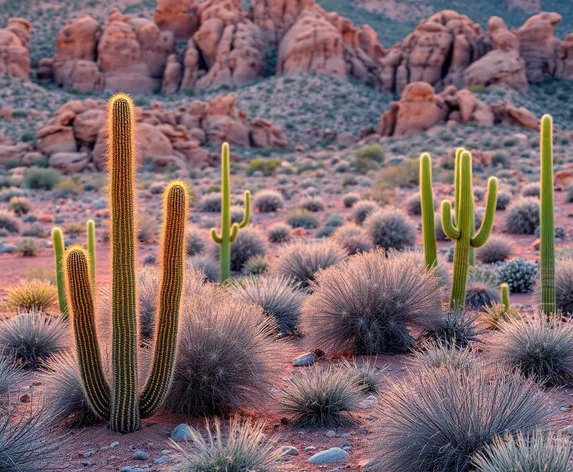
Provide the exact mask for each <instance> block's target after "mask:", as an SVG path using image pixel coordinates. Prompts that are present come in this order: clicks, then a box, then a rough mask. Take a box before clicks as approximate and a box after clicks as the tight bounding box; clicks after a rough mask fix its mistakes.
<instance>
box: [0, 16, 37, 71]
mask: <svg viewBox="0 0 573 472" xmlns="http://www.w3.org/2000/svg"><path fill="white" fill-rule="evenodd" d="M31 28H32V25H31V24H30V23H29V22H28V21H26V20H24V19H23V18H11V19H9V20H8V25H7V26H6V28H2V29H0V77H4V76H9V77H15V78H17V79H22V80H30V49H29V48H30V30H31Z"/></svg>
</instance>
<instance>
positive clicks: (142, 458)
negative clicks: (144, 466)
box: [133, 450, 149, 461]
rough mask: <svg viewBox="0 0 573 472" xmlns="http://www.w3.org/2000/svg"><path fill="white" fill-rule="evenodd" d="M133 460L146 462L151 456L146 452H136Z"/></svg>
mask: <svg viewBox="0 0 573 472" xmlns="http://www.w3.org/2000/svg"><path fill="white" fill-rule="evenodd" d="M133 458H134V459H135V460H138V461H146V460H148V459H149V454H148V453H147V452H145V451H141V450H140V451H135V452H134V453H133Z"/></svg>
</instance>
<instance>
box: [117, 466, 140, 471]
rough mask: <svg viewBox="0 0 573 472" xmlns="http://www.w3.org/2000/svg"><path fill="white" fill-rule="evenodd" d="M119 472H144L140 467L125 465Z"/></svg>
mask: <svg viewBox="0 0 573 472" xmlns="http://www.w3.org/2000/svg"><path fill="white" fill-rule="evenodd" d="M119 472H144V471H143V469H142V468H141V467H132V466H130V465H126V466H125V467H122V468H121V469H119Z"/></svg>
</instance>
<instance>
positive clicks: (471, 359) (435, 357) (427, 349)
mask: <svg viewBox="0 0 573 472" xmlns="http://www.w3.org/2000/svg"><path fill="white" fill-rule="evenodd" d="M412 354H413V355H412V357H410V358H409V359H408V361H407V363H408V367H409V368H410V369H412V370H420V369H421V370H424V369H441V368H445V369H449V370H458V371H459V372H467V371H468V370H470V369H472V368H474V367H475V365H476V362H477V361H476V358H475V356H474V355H473V354H472V351H471V349H470V347H469V346H466V347H464V348H457V347H455V346H454V347H452V346H451V345H450V344H449V343H446V342H443V341H441V340H440V339H438V340H437V341H436V342H426V343H424V344H423V345H422V346H421V349H419V350H416V351H413V353H412Z"/></svg>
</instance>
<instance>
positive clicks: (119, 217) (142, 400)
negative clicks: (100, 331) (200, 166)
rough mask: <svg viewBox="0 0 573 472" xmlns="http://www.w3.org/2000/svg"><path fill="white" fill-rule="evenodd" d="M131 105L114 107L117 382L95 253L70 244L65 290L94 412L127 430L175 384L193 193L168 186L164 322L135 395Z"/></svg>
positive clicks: (121, 100)
mask: <svg viewBox="0 0 573 472" xmlns="http://www.w3.org/2000/svg"><path fill="white" fill-rule="evenodd" d="M134 127H135V124H134V116H133V103H132V101H131V99H130V98H129V97H127V96H125V95H122V94H120V95H116V96H115V97H114V98H112V100H111V101H110V106H109V135H110V139H109V148H110V151H109V153H110V159H109V168H110V174H111V175H110V215H111V222H112V223H111V254H112V260H111V264H112V284H111V290H112V313H111V317H112V367H113V368H112V372H113V378H112V384H111V386H110V385H109V384H108V382H107V380H106V378H105V376H104V374H103V367H102V363H101V355H100V352H99V344H98V341H97V332H96V323H95V315H94V303H93V291H92V289H91V283H90V277H89V272H90V267H91V265H90V262H89V260H90V256H89V253H88V252H86V251H85V250H83V249H81V248H78V247H73V248H70V249H69V250H68V251H67V253H66V286H67V292H68V300H69V301H70V313H71V319H72V327H73V331H74V336H75V342H76V351H77V356H78V364H79V368H80V373H81V376H82V385H83V388H84V393H85V395H86V397H87V400H88V403H89V405H90V406H91V407H92V409H93V411H94V413H96V414H97V415H99V416H101V417H103V418H109V419H110V428H111V429H112V430H113V431H116V432H121V433H129V432H132V431H135V430H137V429H138V428H139V426H140V417H144V418H145V417H149V416H151V415H153V413H154V412H155V411H156V410H157V408H158V407H159V406H160V405H161V403H162V401H163V399H164V397H165V395H166V393H167V389H168V386H169V382H170V380H171V376H172V372H173V367H174V364H175V350H176V347H177V332H178V331H177V328H178V322H179V310H180V304H181V297H182V293H183V284H184V267H185V264H184V254H185V253H184V251H185V225H186V221H187V208H188V206H189V205H188V191H187V187H186V185H185V183H184V182H180V181H176V182H173V183H171V184H170V185H169V186H168V187H167V189H166V190H165V194H164V221H165V222H164V225H163V231H162V238H161V261H162V266H161V273H162V276H161V284H160V287H159V307H158V313H159V320H158V322H157V323H156V325H157V328H156V334H155V346H154V350H153V362H152V367H151V371H150V373H149V377H148V379H147V381H146V383H145V386H144V388H143V391H142V393H141V395H140V394H139V393H138V367H137V363H138V356H137V348H138V345H139V339H138V334H137V333H138V332H137V314H138V307H137V286H136V274H135V261H136V247H137V245H136V239H135V238H136V230H135V221H136V219H135V215H136V197H135V144H134Z"/></svg>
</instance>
